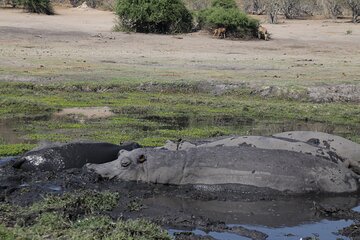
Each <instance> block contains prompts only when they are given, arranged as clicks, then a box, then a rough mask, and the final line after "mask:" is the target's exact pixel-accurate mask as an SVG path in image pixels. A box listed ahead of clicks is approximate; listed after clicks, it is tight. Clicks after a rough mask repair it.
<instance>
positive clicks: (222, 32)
mask: <svg viewBox="0 0 360 240" xmlns="http://www.w3.org/2000/svg"><path fill="white" fill-rule="evenodd" d="M213 37H218V38H226V28H224V27H222V28H216V29H214V35H213Z"/></svg>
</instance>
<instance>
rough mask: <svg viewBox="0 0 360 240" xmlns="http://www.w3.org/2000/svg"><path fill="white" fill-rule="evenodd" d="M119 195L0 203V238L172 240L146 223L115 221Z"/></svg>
mask: <svg viewBox="0 0 360 240" xmlns="http://www.w3.org/2000/svg"><path fill="white" fill-rule="evenodd" d="M118 199H119V195H118V194H117V193H113V192H95V191H84V192H74V193H67V194H65V195H63V196H50V197H46V198H45V199H44V200H42V201H40V202H38V203H34V204H32V205H30V206H26V207H20V206H16V205H9V204H4V203H0V222H1V224H0V239H4V240H13V239H39V240H40V239H80V240H85V239H86V240H88V239H107V240H110V239H129V240H135V239H143V240H145V239H147V240H155V239H156V240H170V239H171V238H170V236H169V235H168V234H167V232H166V231H165V230H163V229H161V228H160V227H159V226H158V225H155V224H153V223H151V222H149V221H146V220H141V219H139V220H127V221H123V220H117V221H114V220H112V219H111V218H110V217H109V216H107V215H106V212H105V211H108V210H112V209H113V208H114V207H115V206H116V205H117V203H118Z"/></svg>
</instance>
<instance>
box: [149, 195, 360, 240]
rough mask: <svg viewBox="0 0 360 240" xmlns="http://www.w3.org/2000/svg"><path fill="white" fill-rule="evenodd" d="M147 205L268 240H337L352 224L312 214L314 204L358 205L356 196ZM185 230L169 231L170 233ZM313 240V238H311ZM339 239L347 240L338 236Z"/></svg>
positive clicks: (217, 235)
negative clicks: (239, 228) (253, 232)
mask: <svg viewBox="0 0 360 240" xmlns="http://www.w3.org/2000/svg"><path fill="white" fill-rule="evenodd" d="M144 204H145V205H146V206H152V207H155V206H156V207H158V208H161V209H171V210H172V212H179V213H181V212H186V213H187V214H189V215H191V216H198V217H199V216H201V217H202V218H204V219H209V220H210V221H214V222H219V221H220V222H225V224H227V225H228V226H229V227H234V226H242V227H246V228H248V229H251V230H257V231H260V232H263V233H266V234H267V235H269V237H268V239H279V240H280V239H289V240H293V239H296V240H299V239H300V238H301V237H319V239H327V240H331V239H334V240H335V239H338V238H339V236H338V235H337V234H336V232H337V231H338V230H340V229H342V228H344V227H346V226H349V225H350V224H352V223H353V222H352V221H347V220H339V221H332V220H329V219H325V218H324V217H322V216H319V215H318V214H315V210H314V204H320V205H328V206H333V207H336V208H348V209H349V208H354V207H356V206H358V205H359V200H358V199H357V197H355V196H354V197H342V196H340V197H297V198H295V197H294V198H290V199H286V200H284V199H282V200H259V201H251V202H247V201H199V200H191V199H179V198H168V197H156V198H149V199H145V200H144ZM194 228H195V229H193V230H192V232H193V233H195V234H198V235H203V236H205V235H210V236H212V237H214V238H215V239H221V240H222V239H227V240H229V239H234V240H235V239H236V240H238V239H248V238H245V237H243V236H239V235H236V234H234V233H226V232H225V233H224V232H209V233H205V232H204V231H202V230H201V229H197V228H196V226H194ZM181 231H185V230H179V229H170V230H169V232H170V233H171V234H174V233H175V232H181ZM314 239H315V238H314ZM341 239H348V238H345V237H343V236H341Z"/></svg>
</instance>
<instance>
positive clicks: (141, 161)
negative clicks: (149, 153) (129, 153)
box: [137, 154, 146, 163]
mask: <svg viewBox="0 0 360 240" xmlns="http://www.w3.org/2000/svg"><path fill="white" fill-rule="evenodd" d="M145 161H146V157H145V155H144V154H141V155H140V156H139V157H138V159H137V162H138V163H143V162H145Z"/></svg>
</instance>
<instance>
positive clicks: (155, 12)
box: [115, 0, 192, 33]
mask: <svg viewBox="0 0 360 240" xmlns="http://www.w3.org/2000/svg"><path fill="white" fill-rule="evenodd" d="M116 14H117V15H118V17H119V23H118V26H115V29H118V30H123V31H133V32H144V33H183V32H189V31H190V30H191V29H192V15H191V13H190V12H189V11H188V10H187V9H186V7H185V5H184V4H183V2H182V1H181V0H157V1H153V0H118V1H117V6H116Z"/></svg>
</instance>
